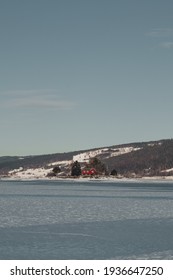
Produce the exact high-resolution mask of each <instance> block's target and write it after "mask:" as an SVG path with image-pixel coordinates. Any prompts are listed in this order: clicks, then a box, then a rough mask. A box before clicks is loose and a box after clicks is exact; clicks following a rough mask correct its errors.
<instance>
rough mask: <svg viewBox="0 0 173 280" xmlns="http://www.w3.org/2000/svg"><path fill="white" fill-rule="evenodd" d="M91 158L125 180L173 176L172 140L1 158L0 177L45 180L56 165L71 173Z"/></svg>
mask: <svg viewBox="0 0 173 280" xmlns="http://www.w3.org/2000/svg"><path fill="white" fill-rule="evenodd" d="M93 157H97V158H98V159H100V160H101V161H102V162H103V163H104V164H105V166H106V167H107V170H108V173H110V172H111V170H113V169H116V170H117V172H118V174H119V175H122V176H127V177H132V176H168V175H173V139H166V140H159V141H151V142H140V143H129V144H122V145H115V146H111V147H103V148H95V149H91V150H84V151H74V152H69V153H57V154H50V155H40V156H27V157H0V175H1V177H2V176H7V175H10V176H14V175H16V176H18V177H20V178H25V177H26V178H28V177H39V178H40V177H42V178H44V177H45V176H46V175H47V174H48V173H49V172H51V170H52V168H53V167H55V166H59V167H60V168H61V170H62V171H63V172H64V173H65V174H70V169H71V164H72V162H73V161H76V160H77V161H78V162H80V164H81V167H84V166H85V165H86V163H87V162H88V161H89V160H90V159H91V158H93Z"/></svg>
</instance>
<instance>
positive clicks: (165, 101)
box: [0, 0, 173, 156]
mask: <svg viewBox="0 0 173 280" xmlns="http://www.w3.org/2000/svg"><path fill="white" fill-rule="evenodd" d="M172 11H173V1H172V0H164V1H163V0H145V1H143V0H30V1H28V0H15V1H14V0H0V42H1V44H0V77H1V78H0V134H1V138H0V156H3V155H31V154H32V155H33V154H45V153H56V152H67V151H74V150H80V149H88V148H94V147H103V146H108V145H115V144H123V143H129V142H140V141H150V140H159V139H166V138H172V126H171V124H172V119H173V110H172V104H173V17H172Z"/></svg>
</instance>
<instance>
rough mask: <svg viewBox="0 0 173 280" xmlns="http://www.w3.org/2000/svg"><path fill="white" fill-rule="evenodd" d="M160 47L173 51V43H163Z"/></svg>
mask: <svg viewBox="0 0 173 280" xmlns="http://www.w3.org/2000/svg"><path fill="white" fill-rule="evenodd" d="M160 46H161V47H162V48H164V49H173V42H163V43H161V44H160Z"/></svg>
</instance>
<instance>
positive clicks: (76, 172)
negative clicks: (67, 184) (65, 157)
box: [71, 160, 81, 176]
mask: <svg viewBox="0 0 173 280" xmlns="http://www.w3.org/2000/svg"><path fill="white" fill-rule="evenodd" d="M80 175H81V166H80V163H79V162H78V161H77V160H76V161H75V162H74V163H73V165H72V168H71V176H80Z"/></svg>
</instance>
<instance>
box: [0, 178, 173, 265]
mask: <svg viewBox="0 0 173 280" xmlns="http://www.w3.org/2000/svg"><path fill="white" fill-rule="evenodd" d="M0 259H1V260H5V259H21V260H23V259H33V260H34V259H37V260H41V259H57V260H58V259H61V260H64V259H69V260H72V259H79V260H82V259H84V260H85V259H88V260H92V259H173V183H171V182H129V181H127V182H123V181H121V180H120V181H118V182H117V181H116V182H104V181H89V182H80V181H78V180H74V181H71V182H70V181H2V180H1V181H0Z"/></svg>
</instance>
